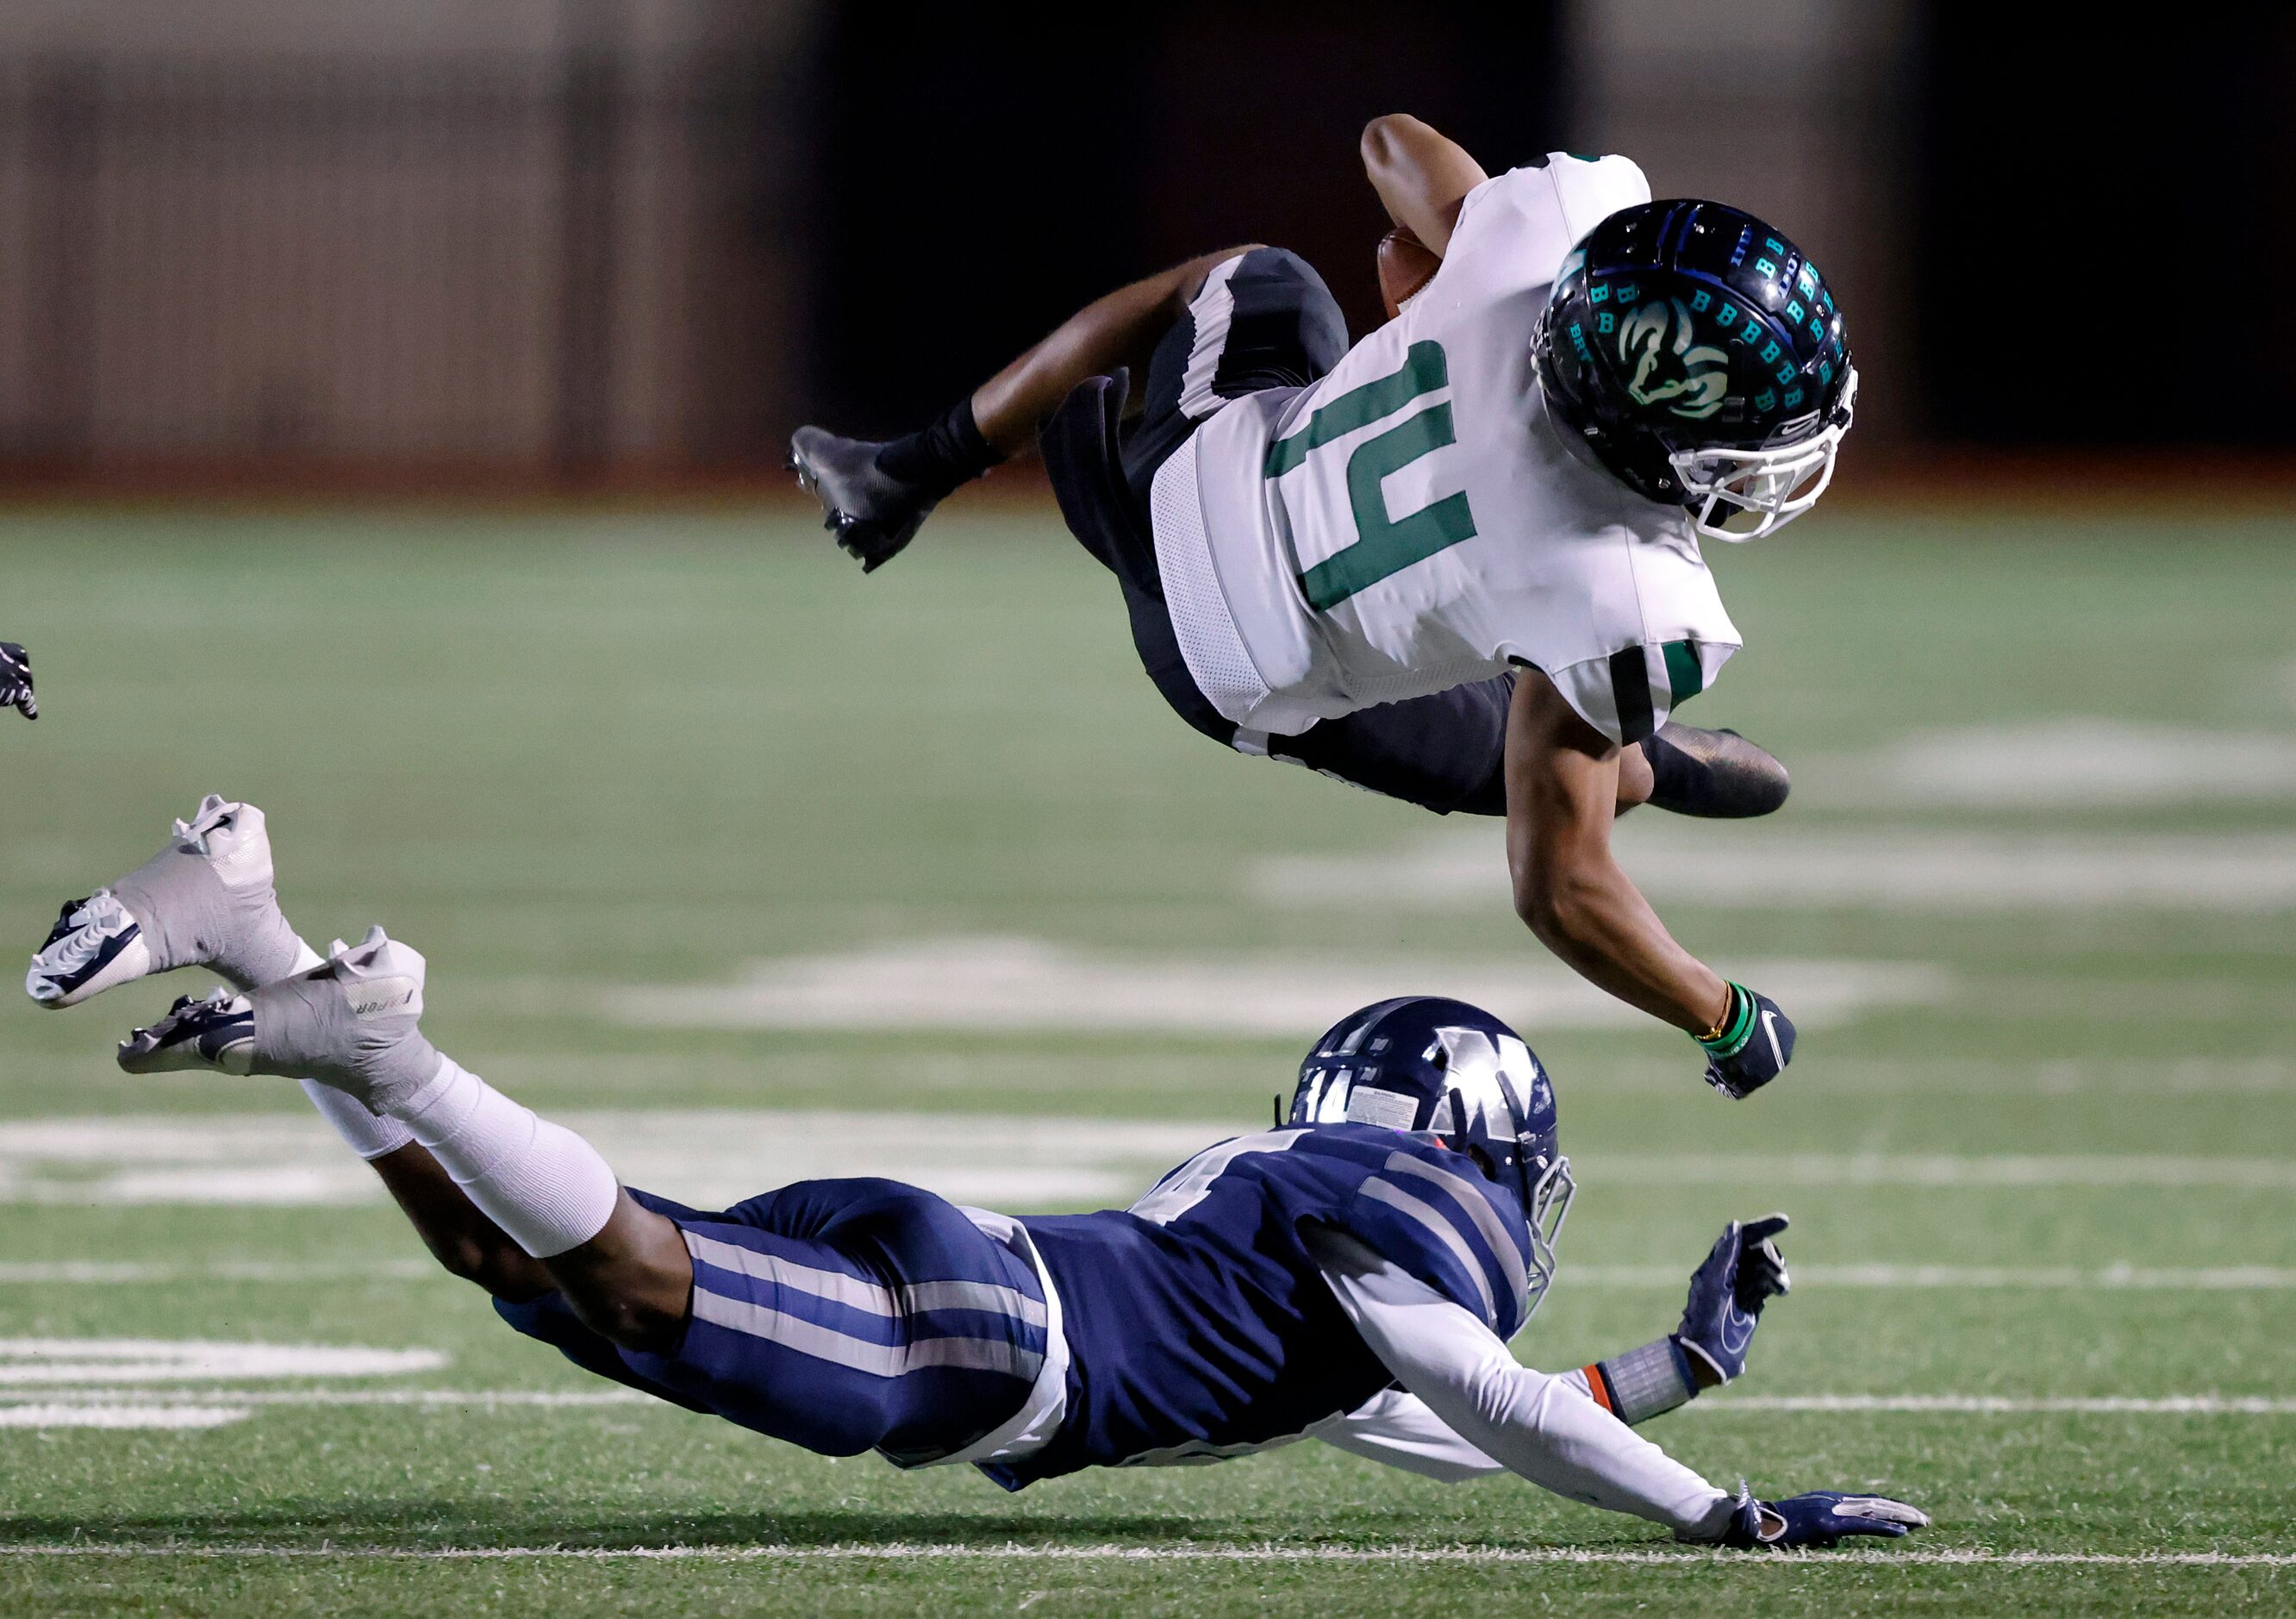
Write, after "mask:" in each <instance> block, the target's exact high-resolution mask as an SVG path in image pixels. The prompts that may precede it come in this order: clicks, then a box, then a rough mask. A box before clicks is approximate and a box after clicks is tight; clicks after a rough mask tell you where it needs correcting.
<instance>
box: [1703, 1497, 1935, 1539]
mask: <svg viewBox="0 0 2296 1619" xmlns="http://www.w3.org/2000/svg"><path fill="white" fill-rule="evenodd" d="M1740 1488H1741V1490H1742V1491H1743V1488H1744V1486H1743V1485H1741V1486H1740ZM1929 1526H1930V1515H1929V1514H1928V1513H1926V1512H1923V1510H1922V1509H1921V1508H1918V1507H1908V1506H1907V1505H1906V1503H1905V1502H1903V1501H1893V1500H1890V1498H1889V1497H1888V1496H1886V1495H1845V1494H1843V1493H1842V1492H1841V1491H1839V1490H1813V1491H1811V1492H1809V1493H1808V1495H1792V1496H1788V1497H1787V1498H1786V1499H1785V1500H1782V1501H1758V1500H1754V1499H1753V1497H1752V1496H1751V1494H1743V1493H1742V1494H1741V1495H1740V1496H1739V1498H1738V1514H1737V1516H1735V1517H1734V1518H1732V1519H1731V1520H1730V1527H1729V1528H1728V1529H1727V1530H1726V1531H1725V1532H1724V1533H1723V1536H1722V1544H1724V1545H1725V1546H1729V1547H1734V1548H1735V1549H1738V1550H1740V1551H1752V1550H1755V1549H1758V1548H1767V1549H1771V1550H1776V1551H1784V1550H1789V1549H1792V1548H1794V1547H1797V1546H1816V1547H1822V1548H1824V1547H1833V1546H1837V1545H1839V1544H1841V1541H1844V1540H1846V1539H1848V1538H1849V1537H1850V1536H1853V1535H1861V1534H1870V1535H1879V1536H1882V1537H1884V1538H1886V1539H1889V1540H1893V1541H1894V1540H1901V1539H1903V1538H1904V1537H1905V1536H1906V1535H1907V1533H1910V1532H1912V1531H1914V1530H1915V1529H1927V1528H1928V1527H1929Z"/></svg>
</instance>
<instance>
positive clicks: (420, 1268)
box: [0, 1259, 2296, 1293]
mask: <svg viewBox="0 0 2296 1619" xmlns="http://www.w3.org/2000/svg"><path fill="white" fill-rule="evenodd" d="M1688 1274H1689V1273H1688V1271H1687V1270H1685V1269H1684V1268H1683V1267H1681V1266H1678V1265H1625V1264H1618V1265H1603V1264H1575V1265H1574V1264H1570V1263H1567V1262H1566V1263H1565V1264H1564V1266H1563V1267H1562V1273H1561V1277H1560V1279H1559V1282H1558V1285H1559V1286H1566V1287H1586V1288H1593V1289H1599V1290H1604V1291H1608V1290H1613V1289H1625V1290H1632V1289H1636V1288H1643V1287H1659V1288H1677V1287H1680V1286H1683V1284H1684V1282H1685V1279H1686V1278H1687V1277H1688ZM1793 1276H1794V1284H1795V1286H1799V1287H1804V1288H1808V1287H1824V1288H1835V1287H1865V1288H1875V1289H1882V1290H1887V1291H1890V1292H1898V1291H1902V1290H1905V1289H1907V1288H1930V1287H1934V1288H1950V1289H1956V1290H1962V1289H1984V1290H2005V1291H2013V1292H2056V1293H2064V1292H2083V1291H2096V1292H2124V1291H2133V1292H2176V1291H2180V1290H2189V1291H2193V1292H2201V1293H2280V1292H2286V1291H2289V1290H2292V1289H2296V1267H2291V1266H2280V1265H2204V1266H2181V1267H2180V1266H2145V1265H2133V1264H2128V1263H2119V1264H2111V1265H2087V1266H2082V1265H2023V1266H2020V1265H1822V1264H1800V1263H1797V1264H1796V1265H1795V1266H1794V1268H1793ZM448 1279H450V1278H448V1277H447V1273H446V1272H445V1271H444V1270H440V1269H439V1267H438V1265H436V1264H435V1263H433V1262H430V1261H429V1260H374V1261H357V1260H339V1261H334V1262H325V1263H322V1262H306V1263H296V1264H283V1265H274V1266H264V1265H261V1264H257V1263H250V1262H243V1261H234V1260H224V1261H216V1262H197V1261H186V1262H183V1263H180V1264H166V1263H160V1264H144V1263H139V1262H132V1261H114V1260H92V1259H91V1260H45V1261H29V1262H21V1263H17V1264H0V1286H35V1287H52V1286H93V1287H131V1286H168V1285H182V1284H187V1283H199V1282H209V1281H246V1282H285V1283H297V1284H301V1283H309V1282H374V1281H394V1282H424V1281H446V1280H448Z"/></svg>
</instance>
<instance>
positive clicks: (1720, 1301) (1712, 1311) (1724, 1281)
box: [1674, 1214, 1793, 1383]
mask: <svg viewBox="0 0 2296 1619" xmlns="http://www.w3.org/2000/svg"><path fill="white" fill-rule="evenodd" d="M1786 1223H1787V1222H1786V1217H1785V1216H1784V1215H1783V1214H1773V1215H1771V1216H1770V1217H1769V1218H1768V1219H1767V1220H1749V1221H1740V1220H1732V1221H1731V1222H1730V1225H1729V1229H1726V1230H1725V1231H1724V1232H1723V1233H1722V1235H1721V1236H1720V1237H1717V1238H1716V1239H1715V1242H1714V1247H1713V1251H1712V1252H1711V1253H1708V1254H1707V1256H1706V1262H1705V1263H1704V1264H1702V1265H1701V1266H1699V1267H1698V1269H1697V1270H1696V1271H1694V1272H1693V1274H1692V1276H1691V1278H1690V1303H1688V1304H1687V1305H1685V1306H1684V1308H1683V1311H1682V1327H1681V1330H1680V1331H1678V1332H1677V1333H1676V1334H1675V1335H1674V1341H1675V1342H1676V1343H1677V1344H1681V1345H1682V1348H1683V1352H1685V1354H1689V1355H1691V1356H1693V1357H1695V1358H1696V1359H1698V1360H1702V1361H1704V1362H1705V1363H1706V1364H1707V1366H1708V1367H1709V1368H1711V1369H1712V1370H1713V1372H1714V1374H1715V1376H1716V1377H1717V1378H1718V1380H1719V1381H1721V1382H1724V1383H1727V1382H1729V1381H1730V1380H1731V1379H1732V1378H1733V1377H1739V1376H1742V1375H1743V1373H1744V1372H1745V1369H1746V1351H1747V1350H1748V1349H1750V1348H1751V1347H1752V1345H1753V1342H1754V1324H1755V1322H1756V1320H1757V1319H1759V1317H1760V1315H1761V1313H1762V1306H1763V1305H1764V1304H1767V1303H1769V1302H1770V1300H1772V1299H1774V1298H1776V1297H1778V1296H1779V1295H1781V1294H1785V1293H1789V1292H1791V1291H1792V1288H1793V1278H1791V1277H1789V1276H1788V1275H1787V1274H1786V1262H1785V1261H1784V1259H1783V1258H1781V1257H1780V1256H1779V1253H1778V1245H1777V1243H1776V1241H1775V1237H1777V1234H1778V1233H1779V1232H1781V1231H1783V1230H1784V1229H1786Z"/></svg>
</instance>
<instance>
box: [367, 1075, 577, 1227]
mask: <svg viewBox="0 0 2296 1619" xmlns="http://www.w3.org/2000/svg"><path fill="white" fill-rule="evenodd" d="M391 1111H392V1114H393V1116H394V1117H396V1118H398V1120H400V1121H402V1122H405V1123H406V1126H407V1127H408V1128H409V1129H410V1130H412V1131H413V1132H414V1139H415V1140H417V1141H420V1142H421V1143H422V1145H423V1146H427V1147H429V1148H430V1155H431V1156H432V1157H434V1158H436V1159H438V1160H439V1163H440V1164H441V1165H442V1166H443V1167H444V1168H445V1169H446V1171H447V1174H448V1175H450V1176H451V1177H453V1178H454V1181H455V1185H456V1186H459V1187H461V1188H463V1191H464V1192H465V1193H467V1194H469V1196H470V1199H471V1202H472V1203H474V1204H478V1206H479V1208H480V1210H481V1211H482V1212H484V1213H485V1214H486V1216H487V1218H488V1219H489V1220H493V1221H494V1222H495V1224H496V1225H498V1226H500V1227H501V1228H502V1229H503V1230H504V1232H505V1233H507V1234H508V1235H509V1237H510V1238H511V1240H512V1241H513V1242H515V1243H516V1244H518V1245H519V1246H520V1247H521V1248H523V1249H525V1250H526V1251H527V1252H528V1253H530V1254H532V1255H534V1257H535V1258H537V1259H548V1258H550V1257H551V1256H552V1255H553V1254H556V1253H565V1252H566V1251H567V1250H568V1249H569V1248H574V1247H579V1246H580V1245H582V1244H584V1243H586V1242H588V1241H589V1240H590V1239H591V1238H592V1237H595V1236H597V1234H598V1233H599V1232H600V1231H602V1230H603V1229H605V1225H606V1221H607V1220H610V1219H611V1218H612V1216H613V1212H614V1205H615V1204H617V1203H618V1202H619V1200H620V1197H621V1189H622V1188H621V1182H620V1181H619V1179H616V1178H615V1175H614V1171H613V1170H612V1169H611V1167H609V1166H608V1164H607V1163H606V1161H605V1160H604V1159H603V1158H602V1157H600V1156H599V1155H598V1149H597V1148H596V1147H594V1146H591V1145H590V1144H589V1143H588V1142H587V1141H585V1140H584V1139H582V1138H581V1137H579V1136H578V1135H576V1134H575V1133H574V1132H573V1131H572V1130H568V1129H566V1128H565V1127H564V1126H563V1125H559V1124H553V1123H552V1122H550V1121H549V1120H547V1119H544V1118H541V1117H538V1116H537V1114H536V1113H535V1111H534V1110H533V1109H532V1108H530V1107H525V1106H521V1105H520V1104H518V1103H516V1102H513V1101H512V1100H511V1099H510V1098H509V1097H506V1096H504V1095H503V1093H502V1092H501V1091H499V1090H496V1089H495V1088H494V1087H493V1086H491V1085H489V1084H488V1083H487V1082H486V1081H484V1080H482V1079H480V1078H479V1076H478V1075H477V1074H475V1073H472V1072H470V1070H468V1069H466V1068H464V1067H463V1065H462V1064H459V1063H457V1062H455V1059H454V1058H452V1057H449V1056H442V1057H441V1058H440V1059H439V1072H438V1075H437V1077H436V1078H434V1079H432V1080H431V1081H430V1083H429V1084H427V1085H425V1086H423V1087H422V1089H420V1090H418V1091H416V1092H415V1093H414V1095H413V1096H411V1097H408V1098H407V1099H406V1101H405V1102H404V1103H401V1104H399V1105H397V1106H395V1107H393V1108H392V1110H391Z"/></svg>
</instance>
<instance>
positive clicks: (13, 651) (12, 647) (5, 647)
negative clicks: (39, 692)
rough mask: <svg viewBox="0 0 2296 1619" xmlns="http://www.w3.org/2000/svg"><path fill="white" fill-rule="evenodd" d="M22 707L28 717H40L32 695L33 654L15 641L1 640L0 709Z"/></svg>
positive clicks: (38, 706)
mask: <svg viewBox="0 0 2296 1619" xmlns="http://www.w3.org/2000/svg"><path fill="white" fill-rule="evenodd" d="M7 708H12V709H21V710H22V711H23V713H24V718H25V719H38V718H39V717H40V705H39V703H38V701H37V699H36V698H34V697H33V695H32V655H31V653H28V652H26V651H25V650H24V649H23V648H22V647H21V646H19V645H16V643H15V642H13V641H0V709H7Z"/></svg>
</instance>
